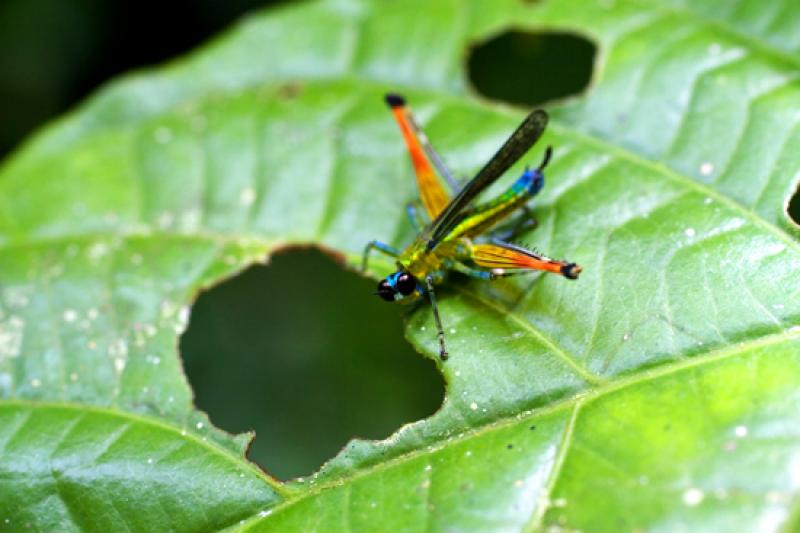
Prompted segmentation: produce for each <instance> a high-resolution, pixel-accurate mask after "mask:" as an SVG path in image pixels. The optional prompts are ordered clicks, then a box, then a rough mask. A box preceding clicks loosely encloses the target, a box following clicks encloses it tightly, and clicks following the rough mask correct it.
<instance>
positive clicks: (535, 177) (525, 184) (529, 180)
mask: <svg viewBox="0 0 800 533" xmlns="http://www.w3.org/2000/svg"><path fill="white" fill-rule="evenodd" d="M542 187H544V174H543V173H542V172H541V171H539V169H533V170H530V169H527V170H525V172H523V174H522V176H520V177H519V178H518V179H517V181H515V182H514V184H513V185H511V189H512V190H513V191H514V193H515V194H521V193H523V192H524V193H525V194H530V195H534V194H537V193H538V192H539V191H540V190H541V189H542Z"/></svg>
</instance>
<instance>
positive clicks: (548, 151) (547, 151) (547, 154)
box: [536, 146, 553, 172]
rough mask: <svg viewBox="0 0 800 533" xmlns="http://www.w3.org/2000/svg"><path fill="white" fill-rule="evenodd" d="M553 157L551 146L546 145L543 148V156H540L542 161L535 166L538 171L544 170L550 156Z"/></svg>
mask: <svg viewBox="0 0 800 533" xmlns="http://www.w3.org/2000/svg"><path fill="white" fill-rule="evenodd" d="M551 157H553V147H552V146H548V147H547V148H545V149H544V157H543V158H542V162H541V163H539V166H538V167H537V168H536V170H538V171H539V172H541V171H542V170H544V167H546V166H547V164H548V163H549V162H550V158H551Z"/></svg>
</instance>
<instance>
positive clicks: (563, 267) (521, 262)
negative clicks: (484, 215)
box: [472, 243, 581, 279]
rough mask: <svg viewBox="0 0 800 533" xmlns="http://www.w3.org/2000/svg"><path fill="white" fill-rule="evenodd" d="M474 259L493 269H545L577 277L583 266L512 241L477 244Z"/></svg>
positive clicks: (473, 249) (477, 262)
mask: <svg viewBox="0 0 800 533" xmlns="http://www.w3.org/2000/svg"><path fill="white" fill-rule="evenodd" d="M472 260H473V261H474V262H475V264H476V265H478V266H481V267H484V268H489V269H492V270H496V269H499V270H507V269H525V270H544V271H546V272H553V273H554V274H561V275H563V276H564V277H566V278H569V279H577V278H578V274H580V273H581V267H580V266H579V265H576V264H575V263H567V262H566V261H556V260H555V259H550V258H549V257H545V256H543V255H539V254H536V253H534V252H532V251H530V250H526V249H525V248H522V247H521V246H516V245H514V244H510V243H495V244H475V245H473V246H472Z"/></svg>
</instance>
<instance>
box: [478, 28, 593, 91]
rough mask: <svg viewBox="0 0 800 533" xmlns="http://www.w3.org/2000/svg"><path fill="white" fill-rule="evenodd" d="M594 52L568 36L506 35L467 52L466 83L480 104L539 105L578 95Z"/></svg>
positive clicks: (586, 81)
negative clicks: (486, 101) (481, 99)
mask: <svg viewBox="0 0 800 533" xmlns="http://www.w3.org/2000/svg"><path fill="white" fill-rule="evenodd" d="M596 51H597V48H596V46H595V45H594V44H593V43H592V42H591V41H589V40H588V39H586V38H584V37H582V36H580V35H577V34H573V33H555V32H538V33H533V32H523V31H507V32H504V33H502V34H500V35H498V36H495V37H493V38H492V39H490V40H488V41H486V42H483V43H480V44H478V45H477V46H475V47H473V48H472V50H471V51H470V55H469V58H468V61H467V65H468V68H469V79H470V81H471V82H472V86H473V88H474V89H475V90H476V91H477V92H478V93H479V94H481V95H482V96H484V97H486V98H489V99H492V100H501V101H504V102H507V103H510V104H521V105H525V106H534V105H539V104H541V103H543V102H549V101H551V100H559V99H563V98H567V97H569V96H574V95H577V94H579V93H581V92H583V90H584V89H586V87H587V86H588V85H589V82H590V81H591V79H592V69H593V65H594V57H595V53H596Z"/></svg>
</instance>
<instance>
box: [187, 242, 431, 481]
mask: <svg viewBox="0 0 800 533" xmlns="http://www.w3.org/2000/svg"><path fill="white" fill-rule="evenodd" d="M375 285H376V283H375V282H373V281H372V280H369V279H365V278H362V277H360V276H358V275H356V274H355V273H352V272H347V271H345V270H344V269H342V268H341V267H340V266H339V265H336V264H335V263H334V262H333V260H331V259H330V258H329V257H327V256H325V255H324V254H322V253H321V252H320V251H319V250H315V249H305V250H293V251H291V252H286V253H281V254H277V255H276V256H274V257H273V258H272V261H271V263H270V264H269V265H268V266H263V265H256V266H253V267H250V268H248V269H247V270H246V271H244V272H243V273H241V274H240V275H238V276H236V277H234V278H232V279H230V280H228V281H225V282H224V283H221V284H220V285H218V286H216V287H214V288H212V289H211V290H209V291H207V292H204V293H202V294H201V295H200V297H199V298H198V300H197V302H196V303H195V305H194V307H193V309H192V314H191V322H190V323H189V328H188V329H187V331H186V333H185V334H184V335H183V337H182V338H181V353H182V354H183V359H184V365H185V369H186V373H187V375H188V377H189V381H190V382H191V384H192V386H193V388H194V392H195V402H196V404H197V406H198V408H200V409H202V410H204V411H206V412H207V413H208V414H209V416H210V418H211V420H212V422H213V423H214V424H216V425H217V426H218V427H221V428H223V429H225V430H227V431H229V432H234V433H239V432H243V431H248V430H255V431H256V438H255V441H254V442H253V444H252V446H251V447H250V451H249V454H248V455H249V458H250V459H251V460H253V461H255V462H256V463H258V464H259V465H261V466H262V467H263V468H264V469H266V470H267V472H269V473H270V474H272V475H274V476H276V477H277V478H279V479H289V478H293V477H297V476H301V475H307V474H309V473H312V472H314V471H315V470H317V469H318V468H319V467H320V466H321V465H322V463H324V462H325V461H326V460H328V459H330V458H331V457H333V456H334V455H336V453H337V452H338V451H339V450H340V449H341V448H342V447H343V446H344V445H345V444H346V443H347V441H349V440H350V439H351V438H353V437H355V436H358V437H363V438H374V439H378V438H385V437H387V436H389V435H390V434H391V433H392V432H393V431H395V430H396V429H397V428H399V427H400V426H401V425H402V424H404V423H407V422H412V421H414V420H418V419H421V418H425V417H427V416H429V415H431V414H432V413H433V412H434V411H436V409H438V408H439V406H440V405H441V403H442V398H443V395H444V384H443V381H442V378H441V375H440V374H439V372H438V371H437V370H436V368H435V366H434V364H433V362H432V361H430V360H427V359H425V358H423V357H421V356H420V355H419V354H417V353H416V352H415V351H414V350H413V349H412V348H411V346H410V345H409V344H408V342H407V341H406V340H405V339H404V337H403V331H402V320H400V314H401V313H402V312H403V311H402V308H401V307H400V306H393V305H389V304H387V303H386V302H383V301H381V300H380V299H379V298H376V297H375V296H374V295H373V294H372V293H373V292H374V290H375Z"/></svg>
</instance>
